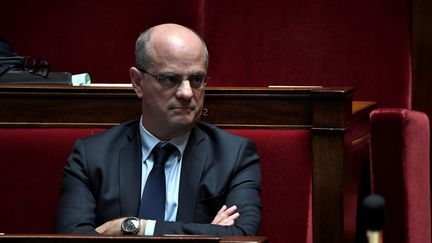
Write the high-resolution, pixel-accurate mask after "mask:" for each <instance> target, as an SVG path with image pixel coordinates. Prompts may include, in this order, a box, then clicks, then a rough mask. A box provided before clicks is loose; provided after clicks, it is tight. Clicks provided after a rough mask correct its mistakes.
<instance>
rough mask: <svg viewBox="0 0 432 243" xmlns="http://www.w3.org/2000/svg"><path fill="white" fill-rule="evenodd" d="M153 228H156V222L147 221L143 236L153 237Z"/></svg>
mask: <svg viewBox="0 0 432 243" xmlns="http://www.w3.org/2000/svg"><path fill="white" fill-rule="evenodd" d="M155 226H156V220H150V219H147V223H146V226H145V231H144V235H145V236H153V235H154V229H155Z"/></svg>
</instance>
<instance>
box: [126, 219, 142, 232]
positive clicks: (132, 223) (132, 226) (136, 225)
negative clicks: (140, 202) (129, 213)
mask: <svg viewBox="0 0 432 243" xmlns="http://www.w3.org/2000/svg"><path fill="white" fill-rule="evenodd" d="M140 227H141V225H140V220H139V219H138V218H136V217H127V218H125V219H124V220H123V222H122V224H121V232H122V234H123V235H136V234H137V233H138V231H139V230H140Z"/></svg>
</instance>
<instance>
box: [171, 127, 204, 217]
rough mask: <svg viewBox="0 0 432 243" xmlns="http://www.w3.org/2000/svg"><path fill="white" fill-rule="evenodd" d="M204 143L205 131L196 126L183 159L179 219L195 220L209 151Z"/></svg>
mask: <svg viewBox="0 0 432 243" xmlns="http://www.w3.org/2000/svg"><path fill="white" fill-rule="evenodd" d="M204 143H205V133H204V132H203V131H202V130H201V129H199V128H198V127H197V126H195V128H194V129H193V130H192V133H191V135H190V138H189V142H188V144H187V146H186V150H185V152H184V156H183V161H182V168H181V175H180V188H179V206H178V211H177V221H181V222H184V223H189V222H193V219H194V212H195V207H196V204H197V195H198V184H199V182H200V178H201V175H202V173H203V169H204V165H205V163H206V160H207V152H206V151H205V149H202V148H203V147H205V146H204Z"/></svg>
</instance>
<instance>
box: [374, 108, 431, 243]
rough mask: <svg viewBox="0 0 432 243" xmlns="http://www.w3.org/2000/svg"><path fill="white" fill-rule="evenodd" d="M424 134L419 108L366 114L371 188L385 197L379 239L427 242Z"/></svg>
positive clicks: (426, 145)
mask: <svg viewBox="0 0 432 243" xmlns="http://www.w3.org/2000/svg"><path fill="white" fill-rule="evenodd" d="M429 136H430V131H429V120H428V117H427V116H426V115H425V114H424V113H422V112H417V111H412V110H406V109H392V108H381V109H377V110H375V111H373V112H372V113H371V156H372V164H371V170H372V190H373V191H374V192H375V193H378V194H381V195H382V196H384V198H385V199H386V205H387V222H386V225H385V227H384V242H392V243H398V242H400V243H418V242H422V243H428V242H431V211H430V175H429V174H430V171H429V163H430V160H429V148H430V147H429V141H430V140H429Z"/></svg>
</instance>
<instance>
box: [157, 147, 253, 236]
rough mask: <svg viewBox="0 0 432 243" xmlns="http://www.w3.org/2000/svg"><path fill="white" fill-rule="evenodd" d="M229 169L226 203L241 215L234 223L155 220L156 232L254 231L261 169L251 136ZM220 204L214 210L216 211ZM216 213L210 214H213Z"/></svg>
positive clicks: (229, 232) (251, 233) (215, 233)
mask: <svg viewBox="0 0 432 243" xmlns="http://www.w3.org/2000/svg"><path fill="white" fill-rule="evenodd" d="M243 141H244V142H243V143H242V144H241V146H240V148H239V150H238V153H237V154H236V155H237V157H236V158H237V159H236V161H235V165H234V167H233V168H234V169H233V170H232V171H230V173H232V174H231V175H230V179H229V181H228V183H227V185H228V186H227V194H226V201H225V204H226V205H227V206H228V207H229V206H232V205H236V206H237V208H238V211H237V212H239V213H240V217H239V218H238V219H237V220H236V221H235V224H234V225H233V226H218V225H212V224H211V222H208V223H182V222H166V221H162V222H161V221H158V222H156V227H155V232H154V234H155V235H164V234H199V235H203V234H204V235H256V234H257V232H258V228H259V224H260V221H261V199H260V192H261V171H260V165H259V156H258V154H257V152H256V148H255V145H254V144H253V143H252V142H251V141H250V140H243ZM218 210H219V208H217V209H215V210H214V211H218ZM214 216H216V215H211V218H214Z"/></svg>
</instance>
